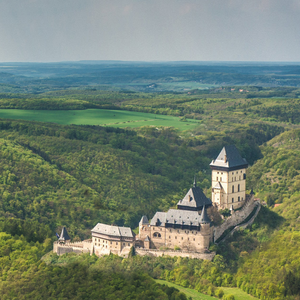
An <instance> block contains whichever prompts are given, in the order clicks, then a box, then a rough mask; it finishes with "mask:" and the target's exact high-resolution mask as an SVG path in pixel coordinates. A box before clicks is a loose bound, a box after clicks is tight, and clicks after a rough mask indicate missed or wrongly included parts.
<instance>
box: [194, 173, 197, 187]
mask: <svg viewBox="0 0 300 300" xmlns="http://www.w3.org/2000/svg"><path fill="white" fill-rule="evenodd" d="M193 187H197V182H196V175H194V184H193Z"/></svg>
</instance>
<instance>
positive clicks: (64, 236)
mask: <svg viewBox="0 0 300 300" xmlns="http://www.w3.org/2000/svg"><path fill="white" fill-rule="evenodd" d="M70 240H71V239H70V237H69V235H68V232H67V229H66V227H65V226H64V227H63V228H62V230H61V234H60V236H59V239H58V241H59V242H60V243H65V242H67V241H70Z"/></svg>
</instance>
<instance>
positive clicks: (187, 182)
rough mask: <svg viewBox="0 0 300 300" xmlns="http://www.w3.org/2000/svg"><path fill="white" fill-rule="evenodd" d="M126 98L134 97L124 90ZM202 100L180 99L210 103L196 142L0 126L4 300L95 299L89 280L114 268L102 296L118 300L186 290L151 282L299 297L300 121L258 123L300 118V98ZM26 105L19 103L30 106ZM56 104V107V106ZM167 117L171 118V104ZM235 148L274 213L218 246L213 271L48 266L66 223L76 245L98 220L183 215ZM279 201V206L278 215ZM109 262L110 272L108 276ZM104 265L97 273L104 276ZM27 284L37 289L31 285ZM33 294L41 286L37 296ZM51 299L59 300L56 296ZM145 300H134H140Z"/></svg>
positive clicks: (193, 265)
mask: <svg viewBox="0 0 300 300" xmlns="http://www.w3.org/2000/svg"><path fill="white" fill-rule="evenodd" d="M263 92H264V93H267V92H266V91H263ZM83 94H84V93H83ZM105 95H107V94H105V93H103V99H105V97H106V96H105ZM111 95H113V96H111V97H112V98H113V97H116V99H117V97H118V96H117V94H111ZM128 95H129V94H128ZM52 96H53V95H52ZM52 96H51V97H52ZM60 96H61V95H60ZM123 96H124V98H126V97H125V93H124V94H123ZM139 96H141V95H139ZM173 96H174V95H173ZM78 97H79V96H78ZM82 97H83V98H84V97H86V95H85V94H84V95H83V96H82ZM128 97H129V96H128ZM130 97H131V96H130ZM147 97H148V98H147ZM149 97H150V94H149V95H147V96H145V97H144V98H143V99H142V100H139V101H136V103H135V104H134V106H135V110H139V103H140V104H141V105H140V106H141V107H142V109H144V110H147V107H146V104H147V101H148V102H149ZM79 98H80V97H79ZM153 98H155V99H153V101H152V105H154V106H157V107H159V106H160V105H162V102H166V106H170V107H171V104H170V103H169V102H168V99H169V100H170V101H173V102H174V101H175V100H176V99H175V98H176V97H175V96H174V97H173V98H172V97H170V95H163V96H161V95H156V96H155V97H153ZM200 98H201V97H200ZM200 98H199V99H196V100H195V102H193V101H194V100H193V101H190V102H188V101H186V100H187V99H186V98H185V96H183V95H181V96H180V97H178V99H177V100H178V102H180V101H183V102H182V104H180V103H177V104H176V105H175V106H174V107H173V108H172V109H171V110H173V109H174V110H177V109H178V107H184V106H185V107H186V106H187V105H189V103H190V104H192V106H191V107H190V109H191V111H193V110H194V109H195V107H196V106H195V105H198V104H199V103H202V104H203V107H204V108H205V111H204V112H201V116H202V117H203V120H202V121H201V122H203V123H202V125H205V126H202V127H201V128H202V129H201V130H200V129H199V128H198V129H196V130H195V131H194V132H193V133H191V132H185V133H182V132H179V131H177V130H176V129H170V128H158V129H156V128H149V127H143V128H137V129H135V130H126V129H119V128H111V127H100V126H78V125H58V124H53V123H39V122H34V121H20V120H11V121H10V120H0V129H1V131H0V157H1V162H2V163H1V166H0V175H1V177H0V178H1V180H0V187H1V191H2V197H1V200H0V207H1V210H0V231H2V233H1V243H2V244H1V247H0V269H1V280H0V289H1V291H2V294H3V295H5V297H6V298H5V297H4V296H3V299H11V298H13V297H20V295H23V294H24V299H34V297H35V298H36V299H39V298H40V297H41V295H46V296H43V297H48V298H51V297H54V298H55V297H56V298H57V297H67V296H66V295H67V294H68V293H69V295H73V294H72V293H70V289H72V288H73V287H74V285H76V288H75V289H74V290H76V293H78V295H84V296H82V297H85V298H89V297H90V298H91V299H92V298H93V297H92V296H91V295H92V294H91V293H92V290H93V289H92V287H91V286H88V281H89V282H93V283H94V284H96V282H97V281H98V280H100V279H101V278H103V277H101V276H103V274H105V272H106V269H105V268H112V269H113V272H112V273H111V277H108V278H109V279H108V280H110V281H112V282H115V281H116V282H118V283H117V284H116V285H115V284H112V287H111V289H109V290H106V292H103V290H102V289H104V290H105V285H103V286H101V287H99V290H98V291H97V292H98V293H100V294H101V293H108V294H110V295H112V294H113V293H115V292H116V291H117V290H118V291H122V292H120V293H121V294H122V293H123V294H124V299H125V295H127V294H126V293H127V291H125V286H127V285H128V286H131V288H130V289H131V291H134V290H136V289H138V287H139V286H141V287H142V288H143V289H145V290H150V291H152V292H153V293H154V294H153V295H152V294H151V297H154V298H155V297H158V296H157V295H158V294H159V295H160V294H161V295H162V296H161V297H162V298H161V299H168V298H166V296H165V295H164V294H167V295H169V294H170V295H171V294H172V293H173V292H174V293H178V292H176V291H174V290H172V291H167V290H166V287H162V288H161V287H159V286H156V285H154V284H155V283H154V282H153V281H152V280H151V279H150V278H149V277H147V276H149V275H150V276H151V277H154V278H160V279H163V280H167V281H170V282H174V283H176V284H180V285H182V286H184V287H190V288H194V289H196V290H198V291H201V292H204V293H207V294H210V295H218V294H219V293H221V292H220V288H222V287H235V286H238V287H240V288H241V289H243V290H244V291H246V292H248V293H251V294H252V295H254V296H256V297H258V298H260V299H297V295H299V294H300V291H299V288H298V287H299V281H300V269H299V259H300V257H299V254H298V250H297V249H298V248H299V242H300V239H299V238H300V236H299V220H298V218H299V211H300V210H299V206H300V201H299V188H300V184H299V182H300V160H299V151H300V150H299V149H300V147H299V146H300V145H299V144H300V141H299V137H300V130H299V129H297V126H298V125H297V124H292V123H298V121H297V119H294V121H293V122H291V121H290V120H288V119H289V114H287V115H286V117H285V119H280V118H277V119H276V118H275V117H274V119H273V120H269V119H266V118H265V117H264V116H261V115H260V114H262V113H264V110H265V111H266V112H267V111H268V110H266V109H265V108H266V106H274V105H280V106H281V107H288V106H291V107H292V108H293V107H294V106H293V105H295V107H296V108H295V109H298V108H297V107H298V101H297V100H295V99H294V100H291V101H290V102H286V101H285V100H284V99H276V100H274V101H273V100H271V98H262V99H263V100H259V101H258V100H257V99H256V100H246V99H243V100H234V99H231V98H230V99H226V98H224V99H223V100H224V101H223V100H222V101H221V99H220V98H218V99H219V100H217V99H216V98H215V99H214V100H212V99H204V98H201V99H200ZM20 99H21V98H20ZM20 99H19V100H18V101H16V102H15V103H18V104H20V103H21V100H20ZM109 99H111V98H109ZM147 99H148V100H147ZM52 100H53V99H52ZM146 100H147V101H146ZM177 100H176V101H177ZM179 100H180V101H179ZM76 101H77V100H76ZM80 101H86V100H84V99H81V100H80ZM109 101H110V100H109ZM109 101H108V103H111V102H109ZM129 101H132V100H130V99H129V98H126V101H125V100H124V101H123V103H122V104H121V105H125V103H126V102H128V103H130V102H129ZM155 101H157V102H155ZM247 101H250V102H249V103H250V104H251V103H252V104H253V106H255V107H256V108H255V110H254V109H253V107H252V108H251V109H253V110H252V111H248V110H249V107H248V106H245V107H244V106H243V103H246V102H247ZM251 101H252V102H251ZM255 101H258V102H255ZM8 102H9V101H8ZM8 102H7V103H8ZM2 103H4V102H2ZM39 103H40V102H39V101H32V102H31V103H30V105H33V106H36V105H37V106H36V107H38V105H39ZM49 103H50V106H51V105H52V104H53V105H54V104H55V101H54V102H53V103H51V101H49V102H48V104H49ZM61 103H64V105H66V106H65V107H67V108H70V107H72V105H73V104H72V103H73V102H72V103H68V102H65V100H62V102H61ZM88 103H92V102H89V101H88ZM128 103H127V104H128ZM247 103H248V102H247ZM0 104H1V101H0ZM127 104H126V105H127ZM132 104H133V102H131V104H130V105H132ZM219 104H222V105H221V106H217V107H218V109H217V110H218V112H217V113H216V114H212V112H213V107H214V106H215V105H219ZM252 104H251V105H252ZM55 105H56V104H55ZM69 105H70V106H69ZM128 105H129V104H128ZM181 105H182V106H181ZM53 107H54V106H53ZM53 107H52V108H53ZM127 108H128V109H129V107H127ZM160 109H161V110H162V111H164V112H166V110H167V107H160ZM174 110H173V111H174ZM290 111H291V112H292V111H293V109H291V110H290ZM158 112H160V110H159V111H158ZM245 113H246V114H245ZM170 114H172V113H170ZM185 114H186V116H187V115H188V114H189V112H188V111H185V112H184V115H185ZM221 117H222V119H221ZM221 120H222V122H221ZM230 120H232V122H231V121H230ZM221 124H222V125H221ZM294 127H295V128H294ZM215 129H216V130H215ZM228 144H235V145H236V146H237V147H238V148H239V150H240V152H241V154H242V156H243V157H246V158H247V160H248V162H249V163H250V165H251V167H250V168H249V171H248V176H247V185H248V186H247V189H248V191H250V189H251V188H253V190H254V192H255V196H256V197H259V198H260V199H261V200H262V201H265V202H266V205H267V207H263V208H262V209H261V212H260V213H259V215H258V217H257V219H256V221H255V223H254V224H253V225H252V226H251V228H249V229H246V230H243V231H240V232H237V233H235V234H234V236H233V237H231V238H229V239H228V240H227V241H226V242H225V243H223V244H220V245H218V246H215V245H212V246H211V250H216V251H217V253H218V255H216V258H215V260H214V262H201V261H199V262H195V261H192V260H180V259H179V260H177V259H171V260H168V259H166V258H161V259H158V258H157V259H156V258H139V257H133V258H130V259H128V260H122V259H119V258H116V257H113V256H112V257H106V258H104V260H98V259H97V258H95V257H92V258H88V257H82V258H80V257H79V258H74V257H72V256H70V257H69V256H66V257H62V258H57V257H55V256H52V257H50V258H48V260H47V259H46V260H45V262H47V264H49V265H46V264H45V263H44V262H41V261H40V258H41V257H42V256H43V255H44V254H46V252H47V251H49V250H50V249H51V244H52V241H53V240H54V239H55V232H59V230H60V229H61V226H67V228H68V231H69V233H70V235H71V236H72V238H73V239H74V240H78V239H79V238H85V237H88V236H89V234H90V233H89V230H90V229H91V228H92V227H93V226H94V225H95V223H97V222H105V223H108V224H113V223H114V224H117V225H121V226H122V225H126V226H131V227H132V228H134V227H136V226H137V224H138V221H139V219H140V217H141V216H142V215H143V214H147V215H148V217H149V218H151V217H152V216H153V214H154V213H155V212H156V211H157V210H162V211H165V210H167V209H168V208H169V207H172V206H174V205H175V204H176V203H177V201H178V200H179V199H180V198H182V197H183V196H184V194H185V192H186V191H187V189H188V188H189V187H190V186H191V184H192V181H193V177H194V174H196V175H197V180H198V183H199V185H200V186H201V187H202V188H203V189H204V191H205V193H206V194H207V195H208V196H210V170H209V163H210V161H211V159H212V158H214V157H215V155H216V154H217V153H218V152H219V151H220V149H221V147H222V146H224V145H228ZM275 204H280V205H279V206H276V207H274V205H275ZM100 263H101V264H103V268H104V269H101V268H100V267H99V264H100ZM94 265H97V268H98V267H99V270H98V269H97V268H96V269H97V270H96V271H95V267H94ZM127 272H128V273H127ZM71 273H72V274H74V276H72V275H71ZM82 274H84V276H86V278H88V280H87V282H82V285H80V284H79V283H80V282H79V279H78V278H81V277H82V276H83V275H82ZM124 274H125V275H124ZM47 278H51V280H48V279H47ZM101 280H102V279H101ZM103 280H104V279H103ZM63 281H65V282H66V283H67V284H66V289H65V291H61V293H59V291H58V288H57V287H58V286H59V284H60V282H63ZM28 282H32V284H31V285H28V286H27V283H28ZM105 282H107V283H108V282H109V281H105ZM143 282H144V283H145V285H143V284H144V283H143ZM35 286H42V288H41V289H40V290H37V289H36V287H35ZM49 290H50V291H51V293H50V294H47V293H48V291H49ZM156 291H159V292H158V294H155V293H156ZM81 292H82V293H83V294H80V293H81ZM128 295H129V294H128ZM73 296H74V295H73ZM177 296H178V295H177ZM26 297H27V298H26ZM137 297H138V296H137V295H135V294H134V293H133V294H132V297H131V298H130V299H136V298H137ZM145 297H147V296H145ZM170 297H171V296H170ZM178 297H179V296H178ZM180 297H183V298H182V299H184V297H185V296H183V295H181V296H180ZM149 298H150V294H149ZM108 299H109V298H108ZM121 299H122V298H121ZM145 299H147V298H145ZM155 299H156V298H155ZM180 299H181V298H180Z"/></svg>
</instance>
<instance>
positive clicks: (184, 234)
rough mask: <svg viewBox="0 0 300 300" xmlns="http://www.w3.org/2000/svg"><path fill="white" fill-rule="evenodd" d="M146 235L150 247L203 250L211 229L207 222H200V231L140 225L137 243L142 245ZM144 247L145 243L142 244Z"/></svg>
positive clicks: (209, 238)
mask: <svg viewBox="0 0 300 300" xmlns="http://www.w3.org/2000/svg"><path fill="white" fill-rule="evenodd" d="M146 236H148V237H149V239H150V248H151V249H160V248H161V247H168V248H172V249H174V247H179V248H180V249H184V250H186V251H194V252H203V250H205V249H208V248H209V244H210V242H212V236H213V230H212V227H210V225H209V224H201V228H200V231H198V230H188V229H180V228H177V229H175V228H166V227H164V226H151V225H147V226H140V233H139V237H140V239H141V240H138V242H137V246H138V245H144V240H145V238H146ZM144 247H145V245H144Z"/></svg>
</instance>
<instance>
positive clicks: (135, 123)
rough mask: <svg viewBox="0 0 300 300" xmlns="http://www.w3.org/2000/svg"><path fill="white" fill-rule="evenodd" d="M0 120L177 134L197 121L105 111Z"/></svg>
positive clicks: (24, 114) (20, 113)
mask: <svg viewBox="0 0 300 300" xmlns="http://www.w3.org/2000/svg"><path fill="white" fill-rule="evenodd" d="M0 118H4V119H20V120H29V121H38V122H52V123H58V124H63V125H69V124H75V125H101V126H112V127H122V128H125V127H131V128H133V127H141V126H166V127H174V128H177V129H179V130H191V129H194V128H195V127H197V126H199V125H200V124H199V121H196V120H193V119H186V121H184V122H183V121H181V118H179V117H174V116H166V115H157V114H150V113H142V112H133V111H125V110H108V109H86V110H23V109H0Z"/></svg>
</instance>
